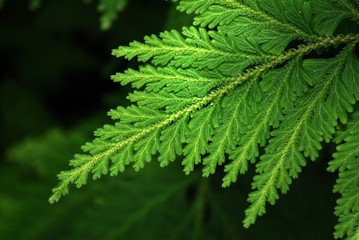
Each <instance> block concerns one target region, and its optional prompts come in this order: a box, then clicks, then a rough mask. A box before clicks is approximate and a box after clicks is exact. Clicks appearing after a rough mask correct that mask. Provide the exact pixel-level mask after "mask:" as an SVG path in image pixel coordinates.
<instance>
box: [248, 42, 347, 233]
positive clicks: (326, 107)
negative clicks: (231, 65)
mask: <svg viewBox="0 0 359 240" xmlns="http://www.w3.org/2000/svg"><path fill="white" fill-rule="evenodd" d="M352 51H353V46H349V47H347V48H346V49H345V51H344V52H342V53H341V54H340V55H338V56H337V58H335V59H332V60H307V61H304V67H305V69H306V71H308V72H309V73H310V74H309V75H311V76H312V77H313V79H314V80H315V85H314V87H313V89H311V90H310V91H309V92H308V93H307V94H306V95H305V97H303V98H301V99H300V100H299V102H298V103H297V104H296V105H295V107H293V108H291V109H288V110H287V111H286V117H285V118H284V120H283V122H282V123H281V126H280V127H279V128H278V129H276V130H274V131H272V133H271V135H272V137H273V138H272V139H270V140H269V144H268V145H267V147H266V148H265V149H266V153H265V154H264V155H262V157H261V161H260V162H259V163H258V164H257V173H259V174H258V175H256V176H255V177H254V182H253V185H252V187H253V188H254V189H257V190H255V191H254V192H252V193H251V194H250V195H249V198H248V200H249V202H251V206H250V207H249V208H248V209H247V210H246V218H245V220H244V225H245V227H248V226H250V225H251V224H252V223H254V221H255V219H256V217H257V216H258V215H259V216H261V215H263V214H264V213H265V203H266V202H269V203H271V204H272V205H273V204H274V203H275V201H276V200H277V199H278V198H279V195H278V192H277V189H281V192H282V193H286V192H287V191H288V189H289V184H291V182H292V178H297V177H298V173H299V172H300V171H301V167H302V166H304V165H305V164H306V161H305V158H304V156H305V157H308V156H309V157H310V158H311V159H312V160H315V158H316V157H317V156H318V150H320V149H321V144H320V142H321V141H322V139H323V136H326V138H329V136H330V135H331V134H333V133H334V131H335V130H334V127H335V126H336V124H337V120H336V118H337V116H338V112H339V109H338V108H335V107H333V106H332V105H331V104H330V103H329V104H328V100H330V99H331V98H332V97H333V95H336V94H337V93H336V86H337V85H338V84H340V82H341V81H344V80H343V78H342V71H343V69H345V67H346V63H347V62H348V61H349V60H348V59H350V56H351V54H352ZM333 69H334V70H333ZM328 72H329V73H330V74H329V75H328V76H327V77H324V76H326V75H327V74H328ZM317 79H318V80H319V81H318V80H317ZM347 90H348V89H347ZM348 91H349V90H348ZM339 107H342V108H344V109H340V111H345V110H346V109H345V107H344V106H339ZM328 113H331V114H328ZM319 119H320V120H319ZM319 122H320V123H321V124H318V123H319ZM318 125H319V128H318ZM302 152H303V153H304V156H303V154H302Z"/></svg>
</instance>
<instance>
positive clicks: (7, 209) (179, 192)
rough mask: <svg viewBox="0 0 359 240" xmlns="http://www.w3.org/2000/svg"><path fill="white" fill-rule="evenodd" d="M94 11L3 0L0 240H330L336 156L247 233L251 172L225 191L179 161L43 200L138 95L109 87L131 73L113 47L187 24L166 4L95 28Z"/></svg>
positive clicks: (312, 166) (148, 0) (155, 1)
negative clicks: (330, 168)
mask: <svg viewBox="0 0 359 240" xmlns="http://www.w3.org/2000/svg"><path fill="white" fill-rule="evenodd" d="M96 7H97V2H96V1H93V2H92V3H89V4H85V3H83V2H82V1H81V0H61V1H60V0H58V1H55V0H47V1H46V0H44V1H43V2H42V3H41V5H40V6H39V8H37V9H36V10H30V9H29V6H28V2H27V1H23V0H7V1H5V2H4V6H3V8H2V9H1V10H0V64H1V65H0V80H1V82H0V113H1V122H0V124H1V125H0V139H1V145H0V157H1V159H0V239H1V240H5V239H238V240H250V239H258V240H261V239H263V240H266V239H285V240H291V239H293V240H299V239H303V240H304V239H305V240H310V239H332V232H333V226H334V224H335V223H336V218H335V217H334V216H333V208H334V205H335V199H336V198H337V197H338V196H337V195H334V194H332V193H331V191H332V190H331V189H332V185H333V184H334V182H335V177H336V176H335V175H334V174H329V173H327V172H326V170H325V169H326V166H327V162H328V161H329V160H330V159H331V155H330V152H331V151H330V149H331V148H332V146H326V147H325V150H323V151H322V157H321V158H320V159H318V160H317V161H316V162H315V163H311V162H309V164H308V167H306V168H304V170H303V173H302V174H301V177H300V179H299V180H295V182H294V183H293V185H292V188H291V191H290V192H289V193H288V194H287V195H285V196H282V197H281V199H280V200H279V201H278V202H277V205H276V206H268V212H267V214H266V215H265V216H263V217H261V218H259V219H258V221H257V223H256V224H255V225H254V226H252V227H251V228H250V229H248V230H246V229H244V228H243V227H242V225H241V221H242V220H243V217H244V210H245V208H246V207H247V206H248V204H247V203H246V198H247V195H248V193H249V191H250V183H251V179H252V176H253V172H254V167H253V166H252V167H251V171H250V173H248V174H247V175H246V176H241V177H240V178H239V180H238V182H237V183H236V184H233V185H232V186H231V187H230V188H228V189H222V188H221V187H220V185H221V178H222V177H223V171H222V170H223V169H219V171H218V173H217V174H216V175H214V176H212V177H210V178H209V179H203V178H201V177H200V169H199V171H198V170H197V172H196V173H194V174H192V175H191V176H185V175H184V174H183V172H182V169H181V166H180V162H181V160H180V159H179V160H178V161H177V163H175V164H172V165H171V166H170V167H167V168H163V169H162V168H160V167H159V165H158V164H157V162H156V159H154V160H153V163H151V164H149V165H148V166H147V167H146V168H145V169H144V170H143V171H141V172H139V173H135V172H133V171H132V169H131V168H128V171H126V173H124V174H122V175H121V176H117V177H108V176H107V177H103V178H102V179H100V180H98V181H96V182H94V181H92V180H91V181H89V183H88V184H87V185H86V186H85V187H83V188H82V189H80V190H77V189H75V188H72V189H71V191H70V195H69V196H66V197H64V198H63V199H62V200H61V201H60V203H58V204H55V205H50V204H49V203H48V202H47V199H48V197H49V195H50V194H51V188H52V187H53V186H55V185H56V183H57V179H56V174H57V173H58V172H59V171H61V170H64V169H67V168H68V161H69V159H71V157H72V156H73V154H75V153H78V152H80V146H81V145H82V144H84V143H85V142H86V141H88V140H91V138H92V132H93V131H94V130H95V129H96V128H98V127H101V126H102V125H103V124H104V123H110V122H111V121H110V120H109V119H108V118H107V117H106V112H107V111H108V110H109V109H110V108H114V107H116V106H118V105H127V104H129V103H128V101H127V100H126V95H127V93H128V91H131V89H129V88H127V87H121V86H120V85H119V84H115V83H113V82H112V81H111V80H110V75H111V74H114V73H115V72H117V71H123V70H125V69H127V68H128V67H132V68H137V63H136V61H131V62H128V61H126V60H124V59H116V58H115V57H113V56H111V50H112V49H114V48H116V47H117V46H119V45H127V44H128V43H129V42H130V41H132V40H139V41H141V40H142V39H143V36H145V35H149V34H152V33H154V34H158V33H159V32H161V31H163V30H165V29H173V28H175V29H180V27H181V26H182V25H188V24H190V22H191V16H186V15H184V14H180V13H178V12H176V11H175V5H174V4H170V3H169V2H165V1H162V0H142V1H141V0H130V1H129V4H128V5H127V7H126V8H125V9H124V11H123V12H121V13H119V16H118V19H117V20H116V21H115V22H114V24H113V26H112V28H111V29H110V30H108V31H106V32H104V31H101V30H100V27H99V13H98V12H97V10H96Z"/></svg>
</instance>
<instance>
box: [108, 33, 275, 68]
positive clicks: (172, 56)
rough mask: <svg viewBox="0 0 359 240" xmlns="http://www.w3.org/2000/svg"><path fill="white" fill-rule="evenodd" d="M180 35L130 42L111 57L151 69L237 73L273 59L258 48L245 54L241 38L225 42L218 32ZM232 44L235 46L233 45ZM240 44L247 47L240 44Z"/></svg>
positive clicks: (244, 46) (153, 36) (174, 34)
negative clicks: (148, 65)
mask: <svg viewBox="0 0 359 240" xmlns="http://www.w3.org/2000/svg"><path fill="white" fill-rule="evenodd" d="M182 33H183V35H184V36H185V37H186V38H184V37H182V35H181V34H180V33H179V32H177V31H175V30H173V31H171V32H168V31H166V32H163V33H161V34H160V37H157V36H155V35H152V36H151V37H145V43H140V42H137V41H136V42H132V43H130V46H129V47H120V48H119V49H117V50H114V51H113V54H114V55H115V56H117V57H122V56H125V58H127V59H132V58H134V57H136V56H137V58H138V60H139V61H142V62H146V61H148V60H150V59H152V63H153V64H154V65H170V66H175V67H181V68H187V67H190V66H191V67H195V68H198V69H204V68H208V69H214V68H217V67H219V66H221V65H225V66H223V67H222V68H221V69H220V70H222V71H226V68H228V65H230V68H231V69H233V68H238V69H239V70H238V72H240V71H241V70H243V69H244V68H246V67H247V66H249V65H251V64H254V63H259V62H263V61H265V60H270V59H275V58H276V56H275V55H273V54H270V53H265V52H264V51H263V50H259V51H258V46H257V47H254V46H251V48H250V50H252V51H248V45H250V44H252V45H254V44H253V43H250V42H248V41H246V40H245V39H244V38H238V39H233V40H232V41H228V40H226V39H227V38H226V36H225V35H223V34H221V33H220V32H218V33H215V32H214V31H212V32H207V31H206V30H205V29H203V28H200V29H199V30H197V29H196V28H194V27H190V28H186V27H184V28H183V31H182ZM210 35H211V37H212V38H213V39H212V40H211V39H210ZM234 41H235V42H236V43H238V44H234ZM242 41H244V42H248V43H246V44H245V45H243V44H240V43H241V42H242ZM242 46H243V47H242ZM253 50H255V51H253ZM232 74H233V72H232Z"/></svg>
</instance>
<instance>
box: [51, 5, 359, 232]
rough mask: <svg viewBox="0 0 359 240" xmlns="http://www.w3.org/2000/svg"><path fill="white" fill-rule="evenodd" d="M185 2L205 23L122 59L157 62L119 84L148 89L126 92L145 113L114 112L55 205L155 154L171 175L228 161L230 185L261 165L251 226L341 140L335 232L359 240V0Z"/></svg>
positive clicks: (125, 51) (120, 77)
mask: <svg viewBox="0 0 359 240" xmlns="http://www.w3.org/2000/svg"><path fill="white" fill-rule="evenodd" d="M178 2H179V5H178V10H180V11H185V12H186V13H188V14H191V13H195V14H197V16H196V17H195V18H194V25H197V26H198V27H197V28H196V27H193V26H192V27H185V28H183V30H182V33H179V32H177V31H166V32H163V33H161V34H160V35H159V37H157V36H155V35H152V36H147V37H145V42H144V43H140V42H137V41H135V42H132V43H131V44H130V46H128V47H119V48H118V49H116V50H114V51H113V54H114V55H115V56H117V57H125V58H127V59H132V58H135V57H137V59H138V61H140V62H149V64H148V65H146V66H143V67H140V69H139V70H133V69H129V70H127V71H125V73H118V74H116V75H115V76H113V80H114V81H116V82H121V84H123V85H125V84H131V85H132V86H133V87H134V88H138V89H140V90H138V91H134V92H133V93H131V94H130V95H129V96H128V98H129V99H130V100H131V101H132V102H136V103H137V105H133V106H130V107H128V108H124V107H121V106H120V107H118V108H117V109H114V110H111V111H110V112H109V116H111V118H112V119H113V120H116V123H115V124H114V125H105V126H104V127H103V128H101V129H98V130H97V131H96V132H95V136H96V138H95V140H94V141H93V142H90V143H87V144H86V145H84V146H83V147H82V150H83V151H84V152H86V154H81V155H80V154H78V155H75V158H74V159H73V160H71V162H70V165H71V166H72V167H73V169H72V170H68V171H63V172H61V173H60V174H59V175H58V177H59V180H60V183H59V185H58V186H57V187H56V188H54V189H53V195H52V196H51V197H50V200H49V201H50V202H51V203H53V202H57V201H58V200H59V199H60V197H61V196H62V195H66V194H67V193H68V191H69V185H70V184H71V183H74V184H76V186H77V187H81V186H82V185H84V184H85V183H86V182H87V178H88V175H89V174H90V173H92V174H93V178H94V179H98V178H100V177H101V176H102V175H104V174H107V173H108V172H110V173H111V175H117V174H118V173H119V172H122V171H124V170H125V167H126V166H127V165H129V164H133V166H134V168H135V170H139V169H141V168H143V167H144V165H145V163H146V162H150V161H151V159H152V155H154V156H156V158H158V160H159V162H160V165H161V166H162V167H163V166H167V165H168V164H169V163H170V162H173V161H175V159H176V158H177V157H178V156H183V157H184V158H183V161H182V164H183V165H184V171H185V173H186V174H189V173H191V172H192V171H193V170H194V167H195V165H198V164H200V163H202V164H203V165H204V168H203V175H204V176H206V177H208V176H209V175H211V174H213V173H215V171H216V168H217V166H218V165H223V164H224V163H225V162H226V161H227V163H226V165H225V172H226V175H225V177H224V179H223V186H224V187H228V186H229V185H230V184H231V183H233V182H235V181H237V176H238V174H244V173H245V172H246V171H247V169H248V162H251V163H255V162H256V161H257V164H256V169H257V170H256V175H255V176H254V181H253V184H252V188H253V191H252V193H250V195H249V198H248V201H249V202H250V204H251V205H250V206H249V207H248V209H247V210H246V217H245V219H244V221H243V223H244V226H245V227H249V226H250V225H251V224H253V223H254V222H255V221H256V218H257V216H261V215H263V214H264V213H265V211H266V210H265V206H266V203H267V202H269V203H270V204H272V205H273V204H274V203H275V202H276V200H277V199H278V198H279V194H278V190H279V191H280V192H282V193H286V192H287V191H288V190H289V185H290V184H291V183H292V180H293V179H294V178H297V177H298V174H299V173H300V172H301V168H302V167H303V166H305V165H306V159H307V158H309V159H311V160H315V159H317V157H318V156H319V150H321V148H322V145H323V143H322V142H323V140H324V141H325V142H326V143H329V142H334V143H336V144H338V147H337V152H336V153H335V154H334V159H333V160H332V161H331V162H330V163H329V168H328V170H329V171H333V172H334V171H337V170H339V178H338V181H337V184H336V185H335V187H334V191H335V192H339V193H340V194H341V198H340V199H339V200H338V202H337V207H336V209H335V214H336V215H337V216H338V217H339V224H338V225H337V226H336V231H335V233H334V235H335V237H336V238H341V237H345V236H347V237H348V239H357V238H359V229H358V227H357V226H358V224H359V197H358V195H359V186H358V176H359V175H358V174H357V173H358V170H359V165H358V164H359V161H358V154H359V148H358V144H359V141H358V134H359V132H358V130H357V127H356V126H357V125H358V124H359V113H358V111H357V110H355V109H356V107H355V105H354V104H355V103H356V101H357V100H358V99H359V81H358V77H359V61H358V59H357V57H356V54H355V52H356V45H357V43H358V41H359V34H356V29H357V27H356V22H357V21H359V12H358V10H357V9H356V8H357V6H358V5H359V1H357V0H356V1H353V2H352V1H350V0H333V1H327V0H312V1H305V0H289V1H279V0H243V1H239V0H238V1H236V0H180V1H178ZM351 112H352V113H351ZM348 113H351V114H348ZM258 157H259V158H258ZM110 161H112V163H110ZM109 165H110V166H109Z"/></svg>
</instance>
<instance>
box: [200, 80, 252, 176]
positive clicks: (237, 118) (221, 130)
mask: <svg viewBox="0 0 359 240" xmlns="http://www.w3.org/2000/svg"><path fill="white" fill-rule="evenodd" d="M257 80H258V76H257V77H255V78H253V79H252V80H250V81H249V82H247V83H246V84H244V86H243V87H242V88H239V89H236V90H234V91H233V92H231V93H230V94H229V95H228V96H226V97H225V98H224V100H223V103H222V106H221V107H222V108H223V110H222V111H223V112H224V114H223V117H222V119H221V121H220V125H219V126H218V127H217V128H216V129H215V131H214V134H213V140H212V142H211V144H210V146H209V153H210V154H209V156H208V157H206V158H204V159H203V164H204V165H205V167H204V169H203V176H206V177H208V176H209V175H210V174H213V173H215V171H216V167H217V165H222V164H223V163H224V162H225V158H226V157H225V154H226V153H231V152H232V150H233V149H234V148H235V146H236V142H237V141H238V139H239V136H240V133H241V132H242V131H243V129H244V126H245V124H246V123H248V119H249V118H250V116H251V115H253V112H252V110H251V108H250V106H249V104H248V95H250V93H253V94H257V93H258V92H251V89H252V87H253V85H254V84H256V83H257Z"/></svg>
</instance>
